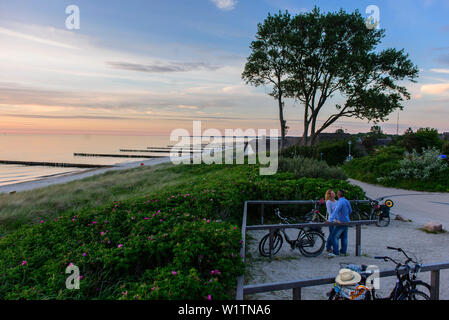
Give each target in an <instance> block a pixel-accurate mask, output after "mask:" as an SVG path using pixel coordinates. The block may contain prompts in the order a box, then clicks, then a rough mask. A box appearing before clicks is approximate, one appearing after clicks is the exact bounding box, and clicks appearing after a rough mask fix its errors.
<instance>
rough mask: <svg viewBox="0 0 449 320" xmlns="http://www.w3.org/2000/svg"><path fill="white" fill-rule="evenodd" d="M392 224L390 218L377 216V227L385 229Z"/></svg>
mask: <svg viewBox="0 0 449 320" xmlns="http://www.w3.org/2000/svg"><path fill="white" fill-rule="evenodd" d="M389 224H390V217H389V216H388V217H382V214H380V215H378V216H377V222H376V226H378V227H381V228H384V227H388V225H389Z"/></svg>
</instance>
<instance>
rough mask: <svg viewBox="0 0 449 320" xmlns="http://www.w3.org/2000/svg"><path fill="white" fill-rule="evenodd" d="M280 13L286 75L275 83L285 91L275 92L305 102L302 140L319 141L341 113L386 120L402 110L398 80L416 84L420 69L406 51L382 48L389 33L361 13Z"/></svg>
mask: <svg viewBox="0 0 449 320" xmlns="http://www.w3.org/2000/svg"><path fill="white" fill-rule="evenodd" d="M270 17H271V16H269V18H270ZM281 17H284V19H283V20H282V21H283V24H282V25H283V26H285V29H284V30H281V31H280V30H276V35H277V36H275V37H274V38H275V39H278V38H279V37H280V35H282V37H281V38H282V39H283V41H282V50H279V52H280V53H281V54H280V55H279V57H281V59H279V60H280V61H282V66H283V68H282V71H283V73H282V75H283V76H284V77H285V78H284V79H283V80H282V81H280V85H279V86H278V87H275V89H278V90H280V91H276V90H274V91H273V94H274V95H276V94H278V95H279V96H280V97H290V98H294V99H296V100H298V101H299V102H301V104H302V105H303V107H304V110H303V119H304V127H303V139H302V143H303V144H307V143H308V144H314V143H315V141H316V137H317V136H318V135H319V134H320V133H321V132H322V131H324V130H325V129H327V128H328V127H329V126H331V125H332V124H334V123H335V121H337V120H338V119H340V118H342V117H355V118H359V119H365V120H368V121H372V122H374V123H377V122H379V121H385V120H387V117H388V115H389V114H391V113H392V112H393V111H395V110H397V109H400V110H402V109H403V105H402V102H403V101H404V100H406V99H410V94H409V93H408V91H407V89H406V87H405V86H403V85H400V83H399V82H400V81H402V80H409V81H412V82H414V81H415V79H416V77H417V76H418V68H417V67H416V66H415V65H414V64H413V63H412V62H411V61H410V59H409V58H408V55H407V54H405V53H404V50H397V49H393V48H389V49H383V50H379V48H378V46H379V44H380V43H381V40H382V38H383V37H384V36H385V31H384V30H376V29H374V28H368V27H367V25H366V21H365V19H364V18H363V17H362V15H361V14H360V13H359V12H358V11H355V12H353V13H346V12H345V11H343V10H340V11H338V12H330V13H326V14H323V13H321V12H320V10H319V9H318V8H314V9H313V10H312V11H311V12H308V13H303V14H299V15H296V16H294V17H291V16H290V15H288V13H286V14H279V15H276V16H274V17H271V18H272V19H280V18H281ZM287 19H288V20H289V21H287ZM272 30H273V29H268V33H265V34H261V35H259V34H258V36H260V37H261V39H258V40H259V41H262V40H264V41H267V40H268V39H271V38H272V33H270V31H272ZM284 40H285V41H286V42H287V43H285V42H284ZM254 54H255V51H254V48H253V53H252V55H254ZM250 58H251V57H250ZM250 61H251V60H250V59H248V63H250ZM268 69H270V70H271V72H272V73H274V71H275V68H273V65H272V64H267V63H265V67H264V70H265V72H268ZM245 70H246V68H245ZM244 74H245V73H244ZM280 79H281V78H280ZM260 84H262V83H260ZM333 97H335V98H336V100H333V99H332V98H333ZM335 101H342V102H340V103H335ZM332 102H333V103H332ZM326 106H333V107H334V111H333V112H331V110H326V112H325V114H327V115H328V116H327V119H326V118H324V119H322V123H320V124H318V120H319V118H320V119H321V117H320V116H321V115H322V114H323V113H324V112H322V111H323V110H325V109H326V108H325V107H326ZM327 109H330V108H327ZM329 114H330V115H329ZM320 122H321V121H320Z"/></svg>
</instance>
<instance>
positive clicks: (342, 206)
mask: <svg viewBox="0 0 449 320" xmlns="http://www.w3.org/2000/svg"><path fill="white" fill-rule="evenodd" d="M337 197H338V201H337V205H336V206H335V209H334V211H333V213H332V221H331V222H335V223H345V222H349V221H350V219H349V215H350V214H351V212H352V208H351V203H349V201H348V200H346V198H345V193H344V191H343V190H338V192H337ZM329 220H331V219H329ZM348 230H349V227H348V226H335V227H334V230H333V232H332V240H331V241H332V246H333V253H330V254H329V255H331V256H338V255H340V254H342V255H346V251H347V249H348ZM339 239H341V250H339V246H338V245H339Z"/></svg>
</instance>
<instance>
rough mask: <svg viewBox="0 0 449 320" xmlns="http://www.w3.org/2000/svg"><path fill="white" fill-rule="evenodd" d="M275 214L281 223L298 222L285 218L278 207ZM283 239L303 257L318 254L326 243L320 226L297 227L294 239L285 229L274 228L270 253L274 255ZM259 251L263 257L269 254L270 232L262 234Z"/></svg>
mask: <svg viewBox="0 0 449 320" xmlns="http://www.w3.org/2000/svg"><path fill="white" fill-rule="evenodd" d="M275 215H276V216H277V217H278V218H279V219H280V220H281V224H292V223H293V222H295V223H296V222H298V221H297V220H296V219H293V218H291V217H290V218H286V217H283V216H281V213H280V210H279V208H277V209H275ZM284 238H285V241H286V242H287V243H288V244H289V245H290V247H291V249H292V250H294V249H295V248H297V249H298V250H299V251H300V252H301V254H302V255H303V256H305V257H317V256H319V255H320V254H321V253H322V252H323V250H324V246H325V244H326V241H325V239H324V234H323V232H322V231H321V228H319V229H315V228H313V227H306V228H298V235H297V237H296V239H290V238H289V236H288V234H287V233H286V232H285V229H281V228H279V229H276V230H274V233H273V247H272V254H273V255H275V254H277V253H278V252H279V250H280V249H281V247H282V245H283V243H284ZM259 253H260V254H261V255H262V256H264V257H269V256H270V233H268V234H266V235H265V236H263V238H262V239H261V240H260V242H259Z"/></svg>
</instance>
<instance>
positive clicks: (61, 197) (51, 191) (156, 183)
mask: <svg viewBox="0 0 449 320" xmlns="http://www.w3.org/2000/svg"><path fill="white" fill-rule="evenodd" d="M189 169H190V168H188V166H180V167H176V168H175V166H174V165H172V164H160V165H156V166H151V167H150V166H147V167H139V168H136V169H130V170H123V171H110V172H107V173H105V174H101V175H97V176H94V177H89V178H86V179H82V180H78V181H73V182H69V183H66V184H62V185H54V186H49V187H45V188H40V189H36V190H30V191H25V192H20V193H16V194H12V195H9V194H3V195H0V234H2V233H5V232H9V231H13V230H16V229H17V228H19V227H20V226H21V225H23V224H28V223H36V222H38V221H39V220H41V219H43V218H45V219H51V218H54V217H57V216H58V215H59V214H61V213H62V212H65V211H70V210H80V209H83V208H86V207H91V208H93V207H98V206H102V205H105V204H108V203H111V202H112V201H121V200H125V199H132V198H134V197H139V196H142V195H144V194H149V193H152V192H153V191H157V190H159V189H162V188H165V187H167V186H173V185H178V184H182V183H186V182H188V181H190V180H192V179H194V178H196V177H197V176H196V175H195V174H194V172H193V171H192V170H189ZM186 171H189V173H188V174H186Z"/></svg>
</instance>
